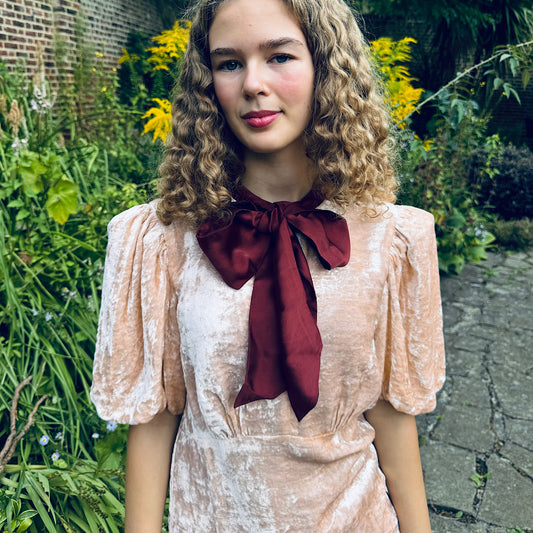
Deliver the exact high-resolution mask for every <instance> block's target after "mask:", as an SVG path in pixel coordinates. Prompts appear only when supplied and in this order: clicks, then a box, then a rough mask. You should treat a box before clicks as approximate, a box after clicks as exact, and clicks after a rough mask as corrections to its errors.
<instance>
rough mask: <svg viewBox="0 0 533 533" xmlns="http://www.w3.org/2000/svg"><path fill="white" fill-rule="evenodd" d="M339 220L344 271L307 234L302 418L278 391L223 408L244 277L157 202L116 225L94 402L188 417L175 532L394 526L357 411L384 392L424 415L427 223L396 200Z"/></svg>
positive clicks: (429, 355) (355, 532)
mask: <svg viewBox="0 0 533 533" xmlns="http://www.w3.org/2000/svg"><path fill="white" fill-rule="evenodd" d="M321 207H323V208H325V209H331V210H335V209H336V208H335V207H333V206H332V205H330V204H328V203H324V204H323V206H321ZM343 216H344V217H345V218H346V220H347V222H348V227H349V231H350V240H351V259H350V262H349V264H348V265H347V266H345V267H342V268H336V269H333V270H326V269H324V267H323V266H322V265H321V264H320V262H319V260H318V259H317V257H316V256H315V255H314V251H313V248H312V246H309V245H307V243H306V241H305V240H304V239H302V247H303V250H304V253H305V254H306V257H307V260H308V263H309V268H310V271H311V274H312V277H313V282H314V286H315V291H316V295H317V304H318V327H319V330H320V332H321V336H322V341H323V345H324V347H323V351H322V358H321V368H320V382H319V391H320V392H319V399H318V404H317V405H316V407H315V408H314V409H313V410H312V411H310V412H309V413H308V414H307V416H305V417H304V418H303V420H302V421H301V422H298V421H297V419H296V417H295V415H294V413H293V411H292V409H291V406H290V403H289V400H288V397H287V394H286V393H283V394H282V395H280V396H279V397H277V398H276V399H274V400H259V401H256V402H252V403H249V404H246V405H243V406H241V407H238V408H234V401H235V397H236V395H237V393H238V392H239V390H240V388H241V386H242V384H243V381H244V376H245V372H246V358H247V340H248V313H249V308H250V296H251V292H252V286H253V280H250V281H249V282H248V283H247V284H246V285H244V287H242V288H241V289H240V290H235V289H232V288H230V287H228V286H227V285H226V284H225V283H224V282H223V281H222V279H221V278H220V276H219V274H218V273H217V272H216V270H215V269H214V267H213V266H212V265H211V263H210V262H209V260H208V259H207V258H206V257H205V255H204V254H203V253H202V251H201V250H200V248H199V246H198V243H197V241H196V237H195V232H194V231H193V230H190V229H187V228H185V227H184V226H183V225H182V224H181V223H174V224H172V225H170V226H164V225H162V224H161V223H160V222H159V221H158V219H157V217H156V214H155V204H154V203H152V204H148V205H141V206H138V207H134V208H132V209H130V210H128V211H126V212H124V213H122V214H121V215H119V216H117V217H116V218H114V219H113V220H112V221H111V223H110V225H109V246H108V252H107V259H106V268H105V275H104V286H103V291H102V307H101V313H100V326H99V333H98V342H97V350H96V356H95V362H94V382H93V387H92V392H91V398H92V400H93V402H94V403H95V404H96V407H97V410H98V414H99V415H100V417H101V418H103V419H104V420H112V421H115V422H120V423H125V424H141V423H144V422H148V421H149V420H150V419H151V418H152V417H153V416H154V415H156V414H157V413H159V412H160V411H162V410H163V409H165V408H168V409H169V410H170V411H171V412H172V413H175V414H179V413H182V414H183V418H182V421H181V425H180V428H179V432H178V435H177V438H176V442H175V445H174V451H173V457H172V466H171V479H170V514H169V530H170V533H193V532H194V533H215V532H218V533H241V532H242V533H251V532H254V533H282V532H293V533H296V532H298V533H340V532H344V533H393V532H398V524H397V519H396V513H395V511H394V508H393V506H392V504H391V502H390V499H389V497H388V494H387V488H386V484H385V478H384V475H383V473H382V472H381V470H380V468H379V465H378V460H377V455H376V451H375V448H374V446H373V444H372V442H373V439H374V431H373V428H372V427H371V426H370V424H369V423H368V422H367V421H366V419H365V417H364V413H365V411H366V410H368V409H370V408H371V407H372V406H373V405H374V404H375V403H376V401H377V400H378V399H379V398H384V399H386V400H387V401H389V402H390V403H391V404H392V405H393V406H394V407H395V408H396V409H397V410H399V411H402V412H405V413H409V414H419V413H424V412H427V411H431V410H432V409H433V408H434V406H435V393H436V391H437V390H438V389H439V388H440V387H441V386H442V384H443V382H444V343H443V336H442V316H441V304H440V292H439V275H438V264H437V253H436V243H435V234H434V226H433V217H432V216H431V215H430V214H428V213H426V212H424V211H421V210H419V209H415V208H412V207H405V206H394V205H391V206H389V207H388V210H387V211H386V212H385V213H384V214H382V215H380V216H378V217H377V218H365V217H364V216H363V215H362V214H361V213H360V211H359V210H358V209H357V208H350V209H348V210H347V211H346V212H345V213H343Z"/></svg>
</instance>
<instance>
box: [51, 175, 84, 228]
mask: <svg viewBox="0 0 533 533" xmlns="http://www.w3.org/2000/svg"><path fill="white" fill-rule="evenodd" d="M78 192H79V191H78V186H77V185H76V184H75V183H74V182H73V181H72V180H69V179H68V178H67V177H66V176H65V175H63V176H62V177H61V179H59V180H58V181H57V182H56V183H55V184H54V185H53V186H52V187H50V189H49V191H48V200H47V201H46V204H45V207H46V211H47V212H48V214H49V215H50V217H52V218H53V219H54V220H55V221H56V222H58V223H59V224H64V223H65V222H66V221H67V220H68V217H69V216H70V215H72V214H74V213H75V212H76V211H77V210H78Z"/></svg>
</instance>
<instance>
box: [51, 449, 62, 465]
mask: <svg viewBox="0 0 533 533" xmlns="http://www.w3.org/2000/svg"><path fill="white" fill-rule="evenodd" d="M60 457H61V455H59V453H58V452H57V451H55V452H54V453H53V454H52V461H54V462H55V461H57V460H58V459H59V458H60Z"/></svg>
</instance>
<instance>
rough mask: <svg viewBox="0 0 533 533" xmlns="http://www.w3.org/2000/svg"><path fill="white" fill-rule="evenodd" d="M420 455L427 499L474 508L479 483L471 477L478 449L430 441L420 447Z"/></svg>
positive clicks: (447, 505) (458, 509)
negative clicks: (474, 481)
mask: <svg viewBox="0 0 533 533" xmlns="http://www.w3.org/2000/svg"><path fill="white" fill-rule="evenodd" d="M420 455H421V458H422V468H423V471H424V479H425V484H426V494H427V498H428V502H430V503H435V504H438V505H439V506H444V507H447V508H453V509H456V510H457V511H463V512H471V511H472V502H473V500H474V496H475V494H476V487H475V485H474V483H473V482H472V481H470V479H469V477H470V476H471V475H472V474H473V473H474V472H475V467H476V455H475V453H474V452H471V451H468V450H461V449H459V448H456V447H455V446H450V445H449V444H444V443H440V442H434V441H428V442H425V443H423V444H422V446H421V447H420Z"/></svg>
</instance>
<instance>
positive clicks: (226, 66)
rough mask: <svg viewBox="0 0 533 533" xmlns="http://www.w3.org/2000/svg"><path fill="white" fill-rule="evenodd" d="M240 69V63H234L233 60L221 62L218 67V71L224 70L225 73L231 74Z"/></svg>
mask: <svg viewBox="0 0 533 533" xmlns="http://www.w3.org/2000/svg"><path fill="white" fill-rule="evenodd" d="M239 67H240V63H239V62H238V61H236V60H235V59H230V60H228V61H223V62H222V63H220V65H219V66H218V70H225V71H227V72H232V71H233V70H237V69H238V68H239Z"/></svg>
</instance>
